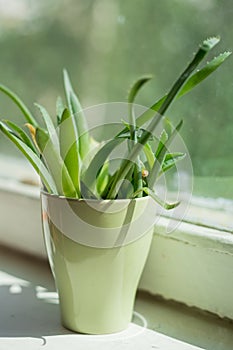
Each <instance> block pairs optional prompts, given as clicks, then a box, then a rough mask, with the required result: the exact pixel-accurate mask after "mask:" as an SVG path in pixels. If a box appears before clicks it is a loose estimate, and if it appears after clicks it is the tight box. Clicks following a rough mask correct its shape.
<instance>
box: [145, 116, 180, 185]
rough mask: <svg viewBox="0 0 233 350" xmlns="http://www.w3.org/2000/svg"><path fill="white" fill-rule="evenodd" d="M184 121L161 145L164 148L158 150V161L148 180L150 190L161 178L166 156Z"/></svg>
mask: <svg viewBox="0 0 233 350" xmlns="http://www.w3.org/2000/svg"><path fill="white" fill-rule="evenodd" d="M182 124H183V121H182V120H181V121H180V122H179V124H178V125H177V126H176V128H175V129H174V130H173V132H172V133H171V136H170V137H169V138H168V139H167V140H166V141H165V142H164V143H161V145H162V147H160V148H159V147H158V148H159V151H158V149H157V151H156V159H155V162H154V165H153V167H152V169H151V172H150V175H149V178H148V184H149V187H150V188H153V186H154V184H155V181H156V180H157V177H158V176H159V171H160V169H161V167H162V164H163V161H164V158H165V155H166V153H167V148H168V146H169V145H170V144H171V142H172V140H173V139H174V138H175V136H176V135H177V132H179V130H180V128H181V127H182Z"/></svg>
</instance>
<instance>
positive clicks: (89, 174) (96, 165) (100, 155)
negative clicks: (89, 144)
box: [82, 138, 124, 192]
mask: <svg viewBox="0 0 233 350" xmlns="http://www.w3.org/2000/svg"><path fill="white" fill-rule="evenodd" d="M123 141H124V139H123V138H119V139H113V140H110V141H108V142H107V143H106V144H105V145H104V146H103V147H102V148H101V149H100V150H99V151H98V152H97V153H96V155H95V156H94V158H93V159H92V161H91V163H90V165H89V167H88V168H87V170H86V171H85V172H84V174H83V176H82V181H83V182H84V183H85V184H86V186H87V187H88V188H90V190H91V191H93V192H94V191H95V182H96V178H97V176H98V174H99V173H100V171H101V169H102V167H103V165H104V164H105V162H106V161H107V159H108V157H109V155H110V154H111V152H112V151H113V150H114V149H115V148H116V147H117V146H118V145H120V143H122V142H123Z"/></svg>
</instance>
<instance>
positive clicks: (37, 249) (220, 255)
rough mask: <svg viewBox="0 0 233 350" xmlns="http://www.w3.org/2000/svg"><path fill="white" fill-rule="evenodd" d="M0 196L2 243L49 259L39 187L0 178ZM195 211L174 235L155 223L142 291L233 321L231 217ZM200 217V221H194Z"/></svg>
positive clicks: (164, 220)
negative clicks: (42, 222) (45, 245)
mask: <svg viewBox="0 0 233 350" xmlns="http://www.w3.org/2000/svg"><path fill="white" fill-rule="evenodd" d="M0 163H1V159H0ZM11 164H12V163H11ZM11 166H12V173H13V174H14V173H17V174H18V179H20V180H22V179H24V180H25V179H28V178H29V175H30V173H31V172H30V169H29V168H27V167H26V168H23V169H22V167H20V170H21V173H19V172H16V170H15V171H14V169H15V166H16V167H17V165H15V164H13V165H11ZM7 171H9V169H8V170H6V172H7ZM0 196H1V201H0V213H1V230H0V244H4V245H7V246H10V247H12V248H14V249H18V250H20V251H25V252H27V253H30V254H33V255H35V256H38V257H42V258H46V252H45V248H44V242H43V236H42V230H41V220H40V201H39V188H38V187H34V186H30V185H26V184H22V183H20V182H19V181H17V180H15V179H14V178H12V179H11V180H9V179H7V178H5V179H4V178H1V179H0ZM209 206H210V205H209ZM192 209H193V211H192V213H193V217H192V220H190V222H188V220H186V222H185V221H183V222H182V223H181V224H180V225H179V226H178V227H177V229H176V230H175V231H174V232H172V233H169V234H167V233H166V227H167V224H168V223H169V224H170V225H172V226H173V227H174V226H176V225H177V222H176V220H174V219H173V220H171V219H169V218H168V217H167V218H166V217H161V218H160V219H159V221H158V222H157V224H156V226H155V234H154V238H153V242H152V246H151V251H150V254H149V257H148V261H147V264H146V266H145V269H144V273H143V276H142V279H141V283H140V289H142V290H145V291H147V292H150V293H151V294H154V295H159V296H162V297H163V298H165V299H168V300H175V301H178V302H182V303H184V304H186V305H188V306H195V307H197V308H199V309H202V310H206V311H210V312H211V313H214V314H217V315H218V316H220V317H227V318H229V319H232V320H233V304H232V294H233V275H232V273H233V272H232V271H233V235H232V233H231V229H230V228H226V227H225V226H224V225H225V224H226V223H228V222H229V223H231V221H230V220H231V215H229V213H226V212H225V211H224V210H222V211H221V210H220V211H218V210H217V209H216V208H210V207H209V208H208V209H205V211H203V208H202V209H200V208H199V213H197V211H198V205H193V206H192ZM223 209H224V208H223ZM212 210H213V211H212ZM204 213H206V216H204V215H205V214H204ZM197 214H198V215H197ZM199 214H201V216H202V217H203V220H202V221H201V222H200V221H198V220H197V219H195V218H197V216H198V217H200V216H199ZM212 214H214V216H215V222H217V223H218V225H217V226H215V227H211V226H213V225H211V215H212ZM12 217H13V219H12ZM227 220H228V221H227ZM203 221H204V222H203ZM231 225H232V224H231ZM229 227H230V226H229Z"/></svg>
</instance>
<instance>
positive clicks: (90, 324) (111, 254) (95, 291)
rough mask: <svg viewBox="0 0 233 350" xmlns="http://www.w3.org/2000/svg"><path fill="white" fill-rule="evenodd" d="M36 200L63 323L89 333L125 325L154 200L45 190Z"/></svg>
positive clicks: (146, 244) (147, 245)
mask: <svg viewBox="0 0 233 350" xmlns="http://www.w3.org/2000/svg"><path fill="white" fill-rule="evenodd" d="M41 200H42V219H43V230H44V236H45V243H46V248H47V252H48V257H49V262H50V266H51V269H52V272H53V275H54V278H55V282H56V287H57V291H58V294H59V300H60V309H61V318H62V323H63V325H64V326H65V327H67V328H69V329H71V330H73V331H75V332H81V333H89V334H104V333H113V332H118V331H121V330H123V329H125V328H126V327H127V326H128V324H129V323H130V321H131V318H132V313H133V306H134V299H135V294H136V290H137V286H138V282H139V279H140V276H141V273H142V270H143V267H144V265H145V262H146V258H147V255H148V252H149V248H150V244H151V239H152V234H153V224H154V221H155V213H156V208H155V205H154V204H153V201H151V200H150V199H149V197H144V198H139V199H134V200H114V201H107V200H106V201H95V200H78V199H66V198H64V197H59V196H55V195H49V194H47V193H44V192H42V193H41Z"/></svg>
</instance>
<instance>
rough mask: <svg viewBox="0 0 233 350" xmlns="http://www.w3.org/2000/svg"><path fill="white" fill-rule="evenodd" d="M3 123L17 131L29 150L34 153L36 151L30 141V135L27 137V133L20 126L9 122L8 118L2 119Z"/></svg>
mask: <svg viewBox="0 0 233 350" xmlns="http://www.w3.org/2000/svg"><path fill="white" fill-rule="evenodd" d="M3 122H4V123H6V124H7V125H8V126H9V127H10V128H11V129H13V130H14V131H15V132H16V133H18V135H19V137H20V138H21V140H22V141H23V142H24V143H25V144H26V145H27V146H28V147H30V148H31V150H32V151H33V152H34V153H36V154H37V153H38V152H37V149H36V148H35V146H34V144H33V142H32V141H31V139H30V137H28V135H27V134H26V132H25V131H24V130H23V129H22V128H20V127H19V126H18V125H16V124H15V123H13V122H11V121H10V120H3Z"/></svg>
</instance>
